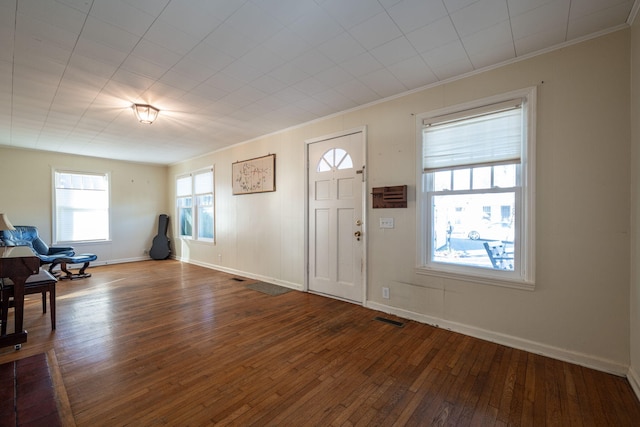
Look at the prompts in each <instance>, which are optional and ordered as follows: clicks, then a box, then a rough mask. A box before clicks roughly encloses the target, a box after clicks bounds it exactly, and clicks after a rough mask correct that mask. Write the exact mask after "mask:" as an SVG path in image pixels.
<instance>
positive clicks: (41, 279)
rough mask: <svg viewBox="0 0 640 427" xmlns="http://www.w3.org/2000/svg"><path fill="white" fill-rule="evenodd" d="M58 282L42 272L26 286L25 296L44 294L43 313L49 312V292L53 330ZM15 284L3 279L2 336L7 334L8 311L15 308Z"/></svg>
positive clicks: (1, 297)
mask: <svg viewBox="0 0 640 427" xmlns="http://www.w3.org/2000/svg"><path fill="white" fill-rule="evenodd" d="M57 281H58V280H57V279H56V278H55V277H54V276H53V275H52V274H51V273H49V272H48V271H46V270H40V272H39V273H38V274H34V275H33V276H30V277H29V278H28V279H27V280H26V282H25V284H24V294H25V295H32V294H42V312H43V313H46V312H47V292H49V306H50V308H49V311H50V312H51V329H52V330H54V329H55V328H56V282H57ZM13 297H14V284H13V282H12V281H11V280H10V279H2V287H1V288H0V320H1V321H2V326H1V327H0V334H1V335H6V334H7V320H8V311H9V308H10V307H13V302H14V301H13Z"/></svg>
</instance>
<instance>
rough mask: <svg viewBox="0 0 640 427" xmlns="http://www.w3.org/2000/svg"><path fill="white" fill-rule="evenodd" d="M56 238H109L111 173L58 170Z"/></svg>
mask: <svg viewBox="0 0 640 427" xmlns="http://www.w3.org/2000/svg"><path fill="white" fill-rule="evenodd" d="M54 196H55V209H56V228H55V233H56V235H55V240H56V241H59V242H77V241H90V240H107V239H109V176H108V175H107V174H87V173H75V172H55V194H54Z"/></svg>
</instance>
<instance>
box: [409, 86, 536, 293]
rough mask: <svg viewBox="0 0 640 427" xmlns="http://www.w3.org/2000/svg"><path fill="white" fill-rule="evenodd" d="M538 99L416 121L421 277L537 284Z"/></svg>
mask: <svg viewBox="0 0 640 427" xmlns="http://www.w3.org/2000/svg"><path fill="white" fill-rule="evenodd" d="M534 96H535V91H534V90H526V91H520V92H518V93H514V94H511V96H508V95H507V96H505V97H504V98H502V99H499V98H493V99H491V100H485V101H480V102H478V103H473V104H470V105H465V106H460V107H454V108H450V109H448V110H446V111H439V112H434V113H431V114H423V115H420V116H418V118H419V121H418V132H419V135H420V140H421V144H420V152H419V153H420V155H421V169H422V171H421V173H420V182H419V188H421V192H420V195H419V197H420V201H419V203H420V204H419V206H420V221H421V231H420V233H421V236H422V237H421V243H420V253H421V255H420V260H419V270H422V271H424V272H442V273H446V274H454V275H456V274H460V275H465V276H474V277H480V278H491V279H492V280H493V281H498V282H499V281H503V282H510V283H513V282H517V283H527V284H531V283H532V281H533V270H532V265H533V255H534V252H535V251H534V250H533V233H532V230H533V209H532V206H533V197H532V194H533V190H532V183H533V182H534V181H533V157H534V156H533V154H534V151H533V142H534V141H533V134H534V133H533V132H532V129H533V128H534V127H533V118H534V117H535V115H534V110H533V105H535V99H534Z"/></svg>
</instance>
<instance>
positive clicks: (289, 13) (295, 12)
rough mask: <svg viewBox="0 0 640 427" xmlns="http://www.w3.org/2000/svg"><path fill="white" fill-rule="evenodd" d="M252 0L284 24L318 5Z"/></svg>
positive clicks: (293, 0) (308, 1)
mask: <svg viewBox="0 0 640 427" xmlns="http://www.w3.org/2000/svg"><path fill="white" fill-rule="evenodd" d="M184 1H190V0H184ZM252 2H253V3H254V4H256V5H258V6H260V7H262V8H263V9H264V10H265V11H266V12H267V13H268V14H269V15H271V16H273V17H274V18H275V19H277V20H278V21H279V22H281V23H282V24H284V25H290V24H292V23H294V22H295V21H297V20H298V19H300V18H302V16H304V15H306V14H308V13H312V12H313V11H314V10H316V8H317V7H318V5H317V3H316V2H315V1H314V0H279V1H273V0H252Z"/></svg>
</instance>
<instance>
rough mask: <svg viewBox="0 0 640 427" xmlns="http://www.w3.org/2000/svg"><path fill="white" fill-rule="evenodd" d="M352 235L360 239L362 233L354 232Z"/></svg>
mask: <svg viewBox="0 0 640 427" xmlns="http://www.w3.org/2000/svg"><path fill="white" fill-rule="evenodd" d="M353 235H354V236H356V237H360V236H361V235H362V233H361V232H359V231H356V232H355V233H353Z"/></svg>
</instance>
